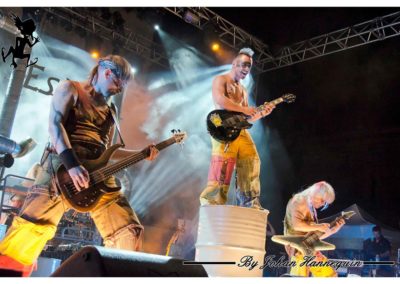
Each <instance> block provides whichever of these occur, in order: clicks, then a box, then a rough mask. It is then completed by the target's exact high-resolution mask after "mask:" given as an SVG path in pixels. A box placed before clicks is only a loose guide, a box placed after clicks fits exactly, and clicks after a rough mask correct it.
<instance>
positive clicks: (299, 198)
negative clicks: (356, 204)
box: [284, 181, 344, 277]
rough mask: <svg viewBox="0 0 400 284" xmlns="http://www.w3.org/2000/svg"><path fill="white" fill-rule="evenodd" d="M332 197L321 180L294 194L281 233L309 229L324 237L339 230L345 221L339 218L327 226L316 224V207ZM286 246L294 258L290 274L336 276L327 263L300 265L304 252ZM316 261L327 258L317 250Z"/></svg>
mask: <svg viewBox="0 0 400 284" xmlns="http://www.w3.org/2000/svg"><path fill="white" fill-rule="evenodd" d="M334 200H335V191H334V189H333V187H332V186H331V185H330V184H329V183H327V182H325V181H320V182H317V183H315V184H313V185H312V186H310V187H308V188H306V189H305V190H303V191H301V192H299V193H297V194H295V195H294V196H293V197H292V198H291V199H290V200H289V202H288V205H287V207H286V215H285V220H284V234H285V235H287V236H305V235H306V234H307V233H308V232H313V231H320V232H322V233H324V234H323V235H322V236H321V237H320V239H325V238H327V237H329V236H330V235H332V234H334V233H336V232H337V231H339V229H340V228H341V227H342V226H343V225H344V221H343V220H340V221H338V223H337V225H336V226H334V227H333V228H330V226H329V224H327V223H320V224H318V217H317V211H316V209H319V208H322V210H323V209H325V208H327V207H328V205H329V204H331V203H332V202H333V201H334ZM286 250H287V252H288V254H289V258H290V257H291V260H292V261H296V266H295V267H292V268H291V270H290V274H291V275H294V276H309V274H310V273H311V274H312V275H313V276H315V277H335V276H337V273H336V271H335V270H334V269H333V268H332V267H330V266H326V267H325V266H324V267H307V266H306V265H304V266H301V265H300V263H302V262H303V261H304V255H302V254H301V253H300V251H297V250H296V249H294V248H291V247H289V246H287V247H286ZM314 256H315V261H317V262H326V261H327V258H326V257H325V256H324V255H323V254H322V253H321V252H319V251H317V252H316V253H315V255H314Z"/></svg>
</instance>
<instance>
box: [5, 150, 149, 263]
mask: <svg viewBox="0 0 400 284" xmlns="http://www.w3.org/2000/svg"><path fill="white" fill-rule="evenodd" d="M52 155H53V154H50V156H49V157H50V158H48V159H47V160H46V162H45V163H44V164H43V166H40V168H39V169H38V175H37V177H36V179H35V184H34V185H33V186H32V187H31V188H30V189H29V192H28V195H27V197H26V199H25V203H24V205H23V207H22V209H21V212H20V216H19V217H16V218H14V221H13V223H12V226H11V227H10V229H9V230H8V232H7V235H6V236H5V238H4V239H3V240H2V241H1V242H0V255H3V256H8V257H10V258H12V259H14V260H16V261H17V262H19V263H21V264H24V265H31V264H33V263H34V262H35V261H36V259H37V258H38V256H39V255H40V253H41V251H42V250H43V248H44V246H45V245H46V242H47V241H48V240H50V239H52V238H53V237H54V235H55V232H56V229H57V225H58V223H59V222H60V220H61V218H62V216H63V214H64V212H66V211H68V210H69V209H70V208H69V207H68V206H67V204H66V203H65V202H63V200H62V197H61V196H59V195H57V194H56V193H55V189H54V186H53V184H52V180H51V170H50V169H51V167H50V161H52V162H53V166H54V168H56V167H57V164H58V163H60V161H58V159H56V157H54V156H52ZM90 215H91V217H92V218H93V220H94V222H95V224H96V227H97V229H98V230H99V232H100V234H101V236H102V238H103V240H104V244H105V246H106V247H112V248H118V249H126V250H136V251H137V250H140V249H141V246H142V239H143V230H144V228H143V226H142V225H141V224H140V222H139V219H138V217H137V216H136V214H135V212H134V211H133V210H132V208H131V206H130V205H129V202H128V201H127V200H126V198H125V196H123V195H122V194H121V193H120V192H119V191H116V192H111V193H107V194H105V195H103V196H102V198H101V199H100V200H99V202H98V204H97V205H96V206H95V208H93V210H91V211H90ZM0 268H1V267H0Z"/></svg>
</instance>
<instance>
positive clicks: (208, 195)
mask: <svg viewBox="0 0 400 284" xmlns="http://www.w3.org/2000/svg"><path fill="white" fill-rule="evenodd" d="M211 144H212V154H211V163H210V168H209V173H208V182H207V186H206V188H205V189H204V190H203V192H202V193H201V195H200V203H201V204H202V205H205V204H215V205H221V204H225V203H226V201H227V196H228V191H229V185H230V182H231V177H232V173H233V171H234V169H235V166H236V178H237V179H236V200H237V205H239V206H242V207H252V208H258V209H261V208H262V207H261V205H260V202H259V197H260V179H259V176H260V158H259V156H258V153H257V149H256V146H255V144H254V142H253V139H252V138H251V136H250V133H249V132H248V131H247V130H242V131H241V133H240V135H239V137H238V138H237V139H236V140H234V141H233V142H230V143H229V145H228V147H227V146H226V145H227V144H225V143H219V142H218V141H216V140H214V139H213V138H211ZM225 150H226V151H225Z"/></svg>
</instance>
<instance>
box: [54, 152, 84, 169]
mask: <svg viewBox="0 0 400 284" xmlns="http://www.w3.org/2000/svg"><path fill="white" fill-rule="evenodd" d="M59 157H60V160H61V162H62V163H63V165H64V166H65V168H66V169H67V170H69V169H71V168H74V167H78V166H80V165H81V163H80V162H79V159H78V157H77V156H76V154H75V151H74V150H72V149H65V150H64V151H62V153H61V154H59Z"/></svg>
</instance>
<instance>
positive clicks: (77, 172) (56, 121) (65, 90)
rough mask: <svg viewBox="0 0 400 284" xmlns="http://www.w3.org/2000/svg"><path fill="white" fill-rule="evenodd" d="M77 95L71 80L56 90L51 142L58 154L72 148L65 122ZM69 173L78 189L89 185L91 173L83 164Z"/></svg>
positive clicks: (52, 107) (50, 129)
mask: <svg viewBox="0 0 400 284" xmlns="http://www.w3.org/2000/svg"><path fill="white" fill-rule="evenodd" d="M76 96H77V94H76V90H75V87H74V86H73V85H72V83H71V82H69V81H63V82H61V83H60V84H59V85H58V86H57V88H56V90H55V91H54V95H53V98H52V101H51V108H50V117H49V133H50V139H51V143H52V144H53V146H54V148H55V149H56V151H57V153H58V154H61V153H62V152H64V151H65V150H67V149H71V148H72V147H71V143H70V141H69V139H68V135H67V132H66V130H65V127H64V123H65V121H66V120H67V115H68V113H69V110H70V109H71V107H72V106H73V104H74V102H75V100H76ZM68 173H69V175H70V176H71V178H72V181H73V182H74V185H75V187H76V188H77V189H78V190H80V189H81V188H83V187H85V188H87V187H88V186H89V174H88V172H87V170H86V169H85V168H84V167H83V166H77V167H73V168H71V169H69V170H68Z"/></svg>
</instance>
